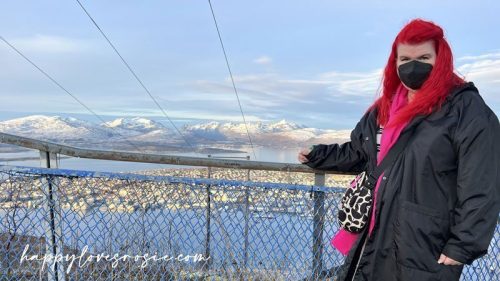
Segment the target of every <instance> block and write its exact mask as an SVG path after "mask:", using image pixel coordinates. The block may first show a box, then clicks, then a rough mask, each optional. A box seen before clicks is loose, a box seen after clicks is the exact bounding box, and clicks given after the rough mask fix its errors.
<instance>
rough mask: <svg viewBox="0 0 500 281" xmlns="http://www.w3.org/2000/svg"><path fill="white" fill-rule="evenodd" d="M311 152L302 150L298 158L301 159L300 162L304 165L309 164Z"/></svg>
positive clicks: (306, 149)
mask: <svg viewBox="0 0 500 281" xmlns="http://www.w3.org/2000/svg"><path fill="white" fill-rule="evenodd" d="M310 152H311V149H310V148H302V149H301V150H300V151H299V155H298V157H297V158H298V159H299V162H300V163H302V164H305V163H307V162H309V159H307V155H309V153H310Z"/></svg>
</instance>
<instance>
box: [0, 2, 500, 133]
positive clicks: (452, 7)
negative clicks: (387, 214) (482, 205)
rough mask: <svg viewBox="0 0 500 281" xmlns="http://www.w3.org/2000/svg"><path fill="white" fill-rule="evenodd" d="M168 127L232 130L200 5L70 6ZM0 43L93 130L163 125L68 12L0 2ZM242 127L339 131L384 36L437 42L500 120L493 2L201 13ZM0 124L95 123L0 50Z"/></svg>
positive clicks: (380, 56) (370, 78) (383, 48)
mask: <svg viewBox="0 0 500 281" xmlns="http://www.w3.org/2000/svg"><path fill="white" fill-rule="evenodd" d="M81 2H82V4H83V5H84V6H85V7H86V9H87V10H88V12H89V13H90V14H91V15H92V16H93V17H94V19H95V21H96V22H97V23H98V24H99V26H100V27H101V28H102V30H103V31H104V32H105V33H106V34H107V35H108V37H109V39H110V40H111V41H112V42H113V43H114V45H115V46H116V48H117V49H118V50H119V51H120V53H121V54H122V56H123V57H124V58H125V60H127V62H128V63H129V64H130V66H131V67H132V68H133V69H134V70H135V72H136V73H137V75H138V76H139V77H140V79H141V80H142V81H143V83H144V85H146V87H147V88H148V89H149V90H150V92H151V94H152V95H153V97H155V99H156V100H157V102H158V103H159V104H160V105H161V107H162V108H163V109H164V110H165V112H166V114H167V115H168V116H169V117H170V118H172V119H173V121H174V122H175V123H177V124H184V123H199V122H202V121H206V120H216V121H222V122H224V121H235V122H241V121H242V120H243V119H242V116H241V113H240V109H239V106H238V102H237V99H236V95H235V93H234V90H233V87H232V83H231V80H230V78H229V72H228V69H227V67H226V63H225V60H224V55H223V53H222V49H221V46H220V42H219V38H218V35H217V31H216V28H215V25H214V22H213V18H212V14H211V12H210V6H209V4H208V1H201V0H200V1H186V0H182V1H181V0H168V1H165V0H164V1H156V0H155V1H153V0H150V1H130V0H127V1H124V0H120V1H118V0H107V1H88V0H81ZM2 4H3V5H2V9H1V10H0V36H2V37H4V38H5V39H6V40H8V41H9V42H10V43H11V44H12V45H14V46H15V47H16V48H18V49H19V50H20V51H21V52H22V53H23V54H24V55H26V56H27V57H28V58H30V59H31V60H32V61H33V62H35V63H36V64H37V65H38V66H39V67H41V68H42V69H43V70H44V71H45V72H47V73H48V74H50V75H51V76H52V77H53V78H54V79H55V80H56V81H57V82H58V83H60V84H61V85H62V86H63V87H65V88H66V89H67V90H68V91H69V92H70V93H71V94H73V95H74V96H75V97H77V98H78V99H79V100H81V101H82V102H83V103H84V104H85V105H87V106H88V107H89V108H91V109H92V110H93V111H94V112H96V113H97V114H98V115H99V116H101V117H102V118H103V119H106V120H111V119H114V118H116V117H138V116H140V117H147V118H151V119H155V120H158V121H160V122H163V123H164V124H165V125H167V126H168V125H169V123H168V122H167V120H166V117H165V115H164V114H163V113H162V112H161V110H160V109H159V108H158V107H157V106H156V104H155V103H154V102H153V100H152V99H151V98H150V97H149V96H148V94H147V93H146V92H145V91H144V89H143V88H141V86H140V85H139V83H138V82H137V81H136V80H135V79H134V77H133V76H132V75H131V73H130V72H128V70H127V68H126V67H125V66H124V64H123V63H122V62H121V60H120V58H119V57H118V56H117V55H116V54H115V53H114V52H113V50H112V48H111V47H110V46H109V45H108V43H107V42H106V41H105V39H104V38H103V37H102V36H101V34H100V33H99V32H98V30H97V29H96V28H95V26H94V25H93V24H92V22H91V21H90V20H89V18H88V17H87V16H86V15H85V14H84V12H83V10H82V9H81V8H80V6H79V5H78V3H77V2H76V1H71V0H70V1H68V0H65V1H63V0H44V1H34V0H33V1H4V3H2ZM212 5H213V9H214V12H215V15H216V18H217V21H218V24H219V29H220V32H221V35H222V41H223V42H224V45H225V49H226V51H227V55H228V59H229V64H230V66H231V70H232V73H233V76H234V80H235V85H236V88H237V90H238V94H239V98H240V101H241V107H242V109H243V112H244V114H245V117H246V120H247V121H265V122H268V121H277V120H281V119H286V120H288V121H293V122H296V123H299V124H303V125H306V126H309V127H316V128H322V129H352V128H353V127H354V126H355V124H356V123H357V121H358V120H359V119H360V118H361V116H362V114H363V113H364V112H365V111H366V109H367V108H368V106H369V105H370V104H371V103H372V102H373V101H374V100H375V99H376V97H377V95H378V89H379V84H380V80H381V71H382V68H383V67H384V65H385V62H386V61H387V58H388V55H389V51H390V46H391V44H392V42H393V40H394V38H395V36H396V35H397V33H398V31H399V30H400V29H401V28H402V27H403V26H404V25H405V23H407V22H408V21H409V20H411V19H413V18H417V17H420V18H423V19H427V20H432V21H434V22H435V23H437V24H439V25H440V26H442V27H443V29H444V30H445V36H446V38H447V39H448V42H449V43H450V45H451V46H452V50H453V53H454V57H455V67H456V70H457V71H458V72H459V73H460V74H462V75H464V76H465V78H466V80H468V81H473V82H474V84H475V85H476V86H477V87H478V89H479V91H480V94H481V95H482V96H483V98H484V100H485V101H486V103H487V104H488V105H489V106H490V107H491V108H492V109H493V111H495V112H496V114H497V115H500V36H499V35H498V29H499V27H500V17H498V11H500V1H493V0H491V1H486V0H483V1H474V2H472V1H451V0H443V1H435V0H433V1H429V0H421V1H418V3H417V1H402V0H398V1H393V0H390V1H355V0H353V1H295V0H287V1H281V0H280V1H278V0H276V1H257V0H255V1H234V0H232V1H230V0H212ZM0 63H1V68H0V121H2V120H8V119H12V118H17V117H23V116H28V115H32V114H44V115H50V116H53V115H60V116H73V117H77V118H82V119H86V120H88V121H91V122H95V123H100V121H99V120H98V119H97V118H96V117H94V116H92V115H90V113H89V112H88V111H87V110H86V109H85V108H84V107H83V106H82V105H80V104H79V103H77V102H76V101H75V100H73V99H72V98H71V97H70V96H69V95H68V94H66V93H65V92H64V91H62V90H61V89H59V88H58V87H57V86H55V85H54V84H53V83H52V82H51V81H50V80H48V79H47V78H46V77H44V76H43V75H42V74H40V73H39V72H38V71H37V70H36V69H35V68H34V67H33V66H32V65H30V64H29V63H27V62H26V61H25V60H24V59H23V58H22V57H20V56H19V55H18V54H16V53H15V52H14V51H13V50H12V49H10V48H9V47H8V46H7V45H6V44H5V43H4V42H2V41H0Z"/></svg>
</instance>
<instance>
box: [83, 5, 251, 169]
mask: <svg viewBox="0 0 500 281" xmlns="http://www.w3.org/2000/svg"><path fill="white" fill-rule="evenodd" d="M77 1H78V0H77ZM208 4H209V5H210V11H212V17H213V19H214V23H215V28H216V29H217V34H218V35H219V42H220V45H221V47H222V52H223V53H224V58H225V59H226V65H227V69H228V71H229V76H230V77H231V82H232V83H233V89H234V93H235V94H236V99H237V100H238V105H239V107H240V112H241V116H242V117H243V123H244V124H245V129H246V130H247V135H248V140H249V141H250V146H251V147H252V152H253V157H254V158H255V159H256V160H257V156H256V155H255V150H254V148H253V143H252V138H251V137H250V132H249V131H248V126H247V121H246V120H245V114H244V113H243V108H242V107H241V102H240V97H239V95H238V90H237V89H236V84H235V83H234V78H233V72H232V71H231V67H230V66H229V59H228V58H227V54H226V49H225V48H224V43H223V42H222V36H221V34H220V31H219V25H218V24H217V19H216V18H215V13H214V9H213V8H212V2H210V0H208Z"/></svg>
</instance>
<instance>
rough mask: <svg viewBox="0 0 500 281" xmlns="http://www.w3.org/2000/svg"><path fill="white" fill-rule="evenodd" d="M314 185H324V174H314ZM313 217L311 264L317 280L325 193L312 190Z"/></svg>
mask: <svg viewBox="0 0 500 281" xmlns="http://www.w3.org/2000/svg"><path fill="white" fill-rule="evenodd" d="M314 185H315V186H325V174H322V173H321V174H320V173H315V174H314ZM313 200H314V218H313V220H314V221H313V248H312V253H313V264H312V277H313V280H318V279H319V277H320V274H321V271H322V270H323V228H324V223H325V193H324V192H323V191H313Z"/></svg>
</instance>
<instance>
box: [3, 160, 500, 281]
mask: <svg viewBox="0 0 500 281" xmlns="http://www.w3.org/2000/svg"><path fill="white" fill-rule="evenodd" d="M342 193H343V189H342V188H327V187H318V186H308V185H299V184H282V183H279V184H278V183H263V182H261V183H259V182H250V181H236V180H223V179H195V178H183V177H169V176H147V175H138V174H121V173H100V172H86V171H74V170H64V169H44V168H26V167H12V166H0V265H1V270H0V280H335V278H334V277H333V276H334V275H335V272H336V270H337V267H338V266H340V265H341V264H342V262H343V257H342V256H341V255H340V254H339V253H338V252H336V251H335V250H334V249H333V248H332V247H331V246H330V245H329V240H330V238H331V236H332V235H333V234H334V233H336V231H337V230H338V225H337V223H336V214H337V206H338V203H339V201H340V197H341V195H342ZM499 251H500V227H498V226H497V230H496V232H495V236H494V239H493V241H492V243H491V245H490V250H489V254H488V255H486V256H484V257H483V258H481V259H479V260H476V261H475V262H474V263H473V264H472V265H470V266H466V267H465V269H464V271H463V274H462V280H500V279H499V276H500V264H499V263H500V261H499V257H500V252H499Z"/></svg>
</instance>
